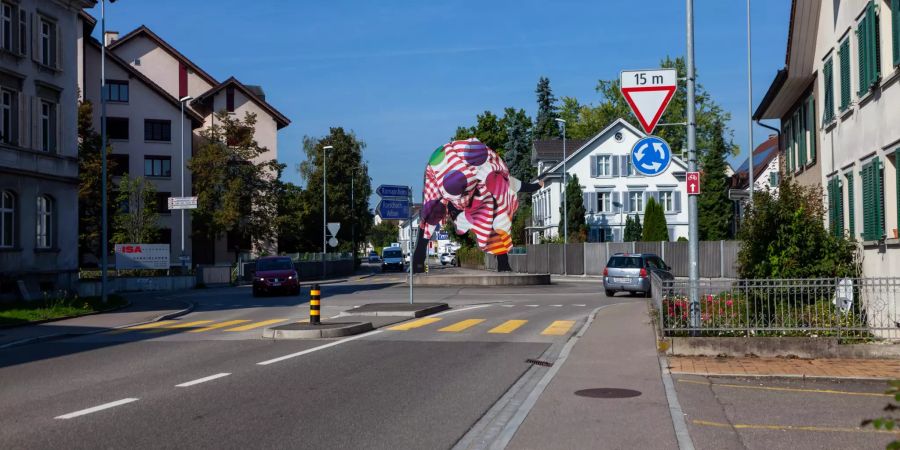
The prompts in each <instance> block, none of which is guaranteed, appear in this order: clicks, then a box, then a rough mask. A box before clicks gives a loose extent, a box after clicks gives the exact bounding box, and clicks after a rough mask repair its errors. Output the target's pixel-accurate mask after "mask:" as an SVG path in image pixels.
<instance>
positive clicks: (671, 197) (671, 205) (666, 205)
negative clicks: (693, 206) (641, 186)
mask: <svg viewBox="0 0 900 450" xmlns="http://www.w3.org/2000/svg"><path fill="white" fill-rule="evenodd" d="M659 204H660V205H662V207H663V211H664V212H666V213H673V212H675V193H674V192H672V191H659Z"/></svg>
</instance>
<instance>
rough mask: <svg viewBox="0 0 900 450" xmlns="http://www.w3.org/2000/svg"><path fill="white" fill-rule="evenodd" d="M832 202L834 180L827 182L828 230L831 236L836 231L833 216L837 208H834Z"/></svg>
mask: <svg viewBox="0 0 900 450" xmlns="http://www.w3.org/2000/svg"><path fill="white" fill-rule="evenodd" d="M834 201H835V192H834V179H831V180H828V229H829V230H830V231H831V234H836V229H837V227H836V225H837V217H836V216H835V212H836V211H837V207H835V204H834V203H835V202H834Z"/></svg>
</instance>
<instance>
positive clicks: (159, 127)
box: [144, 119, 172, 142]
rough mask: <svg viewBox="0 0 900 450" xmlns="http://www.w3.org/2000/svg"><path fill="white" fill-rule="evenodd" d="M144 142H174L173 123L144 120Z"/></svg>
mask: <svg viewBox="0 0 900 450" xmlns="http://www.w3.org/2000/svg"><path fill="white" fill-rule="evenodd" d="M144 140H145V141H165V142H169V141H171V140H172V121H170V120H152V119H146V120H144Z"/></svg>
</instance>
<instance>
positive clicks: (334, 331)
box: [263, 322, 375, 340]
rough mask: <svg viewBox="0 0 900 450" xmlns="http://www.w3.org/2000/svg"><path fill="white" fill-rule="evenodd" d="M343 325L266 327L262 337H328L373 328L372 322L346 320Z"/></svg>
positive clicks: (346, 334) (356, 332)
mask: <svg viewBox="0 0 900 450" xmlns="http://www.w3.org/2000/svg"><path fill="white" fill-rule="evenodd" d="M326 325H327V324H326ZM344 325H345V326H342V327H336V328H325V327H323V328H320V329H314V328H310V329H305V330H284V329H282V330H279V329H278V328H267V329H265V330H263V338H269V339H276V340H277V339H329V338H339V337H344V336H352V335H355V334H362V333H365V332H367V331H372V330H374V329H375V328H374V327H373V326H372V322H348V323H346V324H344Z"/></svg>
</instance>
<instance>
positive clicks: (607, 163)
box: [597, 155, 612, 177]
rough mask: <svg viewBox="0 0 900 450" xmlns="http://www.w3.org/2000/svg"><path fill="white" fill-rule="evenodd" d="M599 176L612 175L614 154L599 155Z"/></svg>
mask: <svg viewBox="0 0 900 450" xmlns="http://www.w3.org/2000/svg"><path fill="white" fill-rule="evenodd" d="M597 176H600V177H611V176H612V155H599V156H597Z"/></svg>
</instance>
